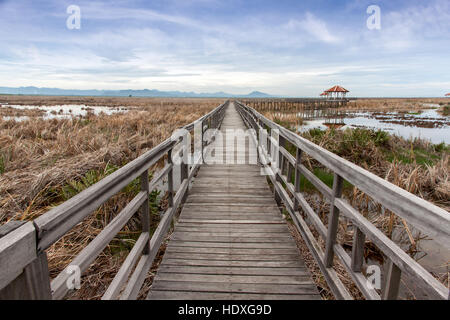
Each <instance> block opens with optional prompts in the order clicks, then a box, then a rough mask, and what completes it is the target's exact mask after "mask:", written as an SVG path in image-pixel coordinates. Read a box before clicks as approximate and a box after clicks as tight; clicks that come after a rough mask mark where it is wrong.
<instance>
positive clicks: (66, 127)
mask: <svg viewBox="0 0 450 320" xmlns="http://www.w3.org/2000/svg"><path fill="white" fill-rule="evenodd" d="M5 100H7V102H8V103H10V104H33V105H52V104H85V105H102V106H114V107H118V106H126V107H127V108H128V109H130V111H129V112H127V113H118V114H113V115H110V116H108V115H105V114H101V115H99V116H95V115H93V114H88V116H86V117H85V118H82V119H79V118H77V119H61V120H57V119H51V120H43V119H41V118H39V117H38V116H39V113H35V114H31V113H28V114H27V116H30V117H31V118H30V119H29V120H27V121H20V122H16V121H14V120H8V121H4V120H0V157H1V159H0V160H1V161H2V162H1V163H2V172H3V173H2V174H1V175H0V223H1V224H3V223H5V222H6V221H8V220H11V219H17V220H32V219H35V218H36V217H38V216H39V215H41V214H43V213H45V212H46V211H47V210H48V209H49V208H50V207H51V206H54V205H57V204H59V203H61V202H62V201H64V197H63V195H62V194H63V191H64V190H65V189H64V188H66V187H67V186H70V185H71V184H75V183H76V182H79V181H82V179H83V178H84V177H86V175H87V174H90V173H92V172H93V173H94V175H95V178H98V179H100V178H102V177H103V176H105V175H107V174H108V173H110V172H109V168H110V167H112V166H113V167H115V168H117V167H120V166H122V165H124V164H126V163H127V162H129V161H131V160H133V159H135V158H137V157H138V156H139V155H141V154H143V153H144V152H145V151H147V150H149V149H151V148H153V147H154V146H156V145H157V144H158V143H160V142H162V141H163V140H164V139H166V138H168V137H170V135H171V133H172V132H173V130H175V129H176V128H179V127H181V126H183V125H186V124H188V123H190V122H192V121H194V120H196V119H197V118H199V117H201V116H202V115H204V114H206V113H207V112H209V111H210V110H212V109H213V108H214V107H216V106H218V105H219V104H220V103H222V102H223V100H221V99H147V98H90V97H85V98H82V97H25V96H20V97H18V96H7V97H6V98H5V97H0V103H1V102H5ZM1 109H3V108H1ZM1 109H0V110H1ZM0 119H1V117H0ZM94 182H95V181H94ZM162 196H163V198H162V200H161V201H160V202H159V204H158V206H159V207H160V208H161V209H163V208H164V207H165V206H166V205H167V201H166V200H165V196H164V195H162ZM132 197H133V193H132V192H120V193H118V194H117V195H115V196H114V197H113V198H112V199H110V200H109V201H108V202H107V203H106V204H105V205H103V206H101V207H100V208H99V209H98V210H96V211H95V212H94V213H93V214H91V215H89V216H88V217H87V218H86V219H85V220H84V223H82V224H79V225H77V226H76V227H75V228H73V229H72V230H71V231H70V232H69V233H67V234H66V235H65V236H64V237H63V238H62V239H61V240H60V241H58V242H57V243H55V244H54V245H53V246H52V247H51V248H49V249H48V250H47V254H48V259H49V268H50V273H51V276H52V277H54V276H56V275H57V274H58V273H59V272H61V271H62V270H63V269H64V267H65V266H67V264H68V263H69V262H70V261H71V260H72V259H73V258H74V257H75V256H76V255H77V253H79V252H80V251H81V250H82V249H83V248H84V247H86V245H87V244H88V243H89V242H90V241H91V240H92V239H93V238H95V236H96V235H98V234H99V233H100V232H101V230H103V228H104V227H105V226H106V225H107V224H108V223H109V222H110V221H111V220H112V219H113V218H114V216H115V215H116V214H117V213H118V212H120V210H121V209H122V208H123V207H124V206H125V205H126V204H127V203H128V202H129V201H130V200H131V199H132ZM157 222H158V217H157V215H155V217H154V225H153V226H152V227H153V228H154V227H155V225H156V224H157ZM139 230H141V226H140V221H139V218H134V219H132V220H131V221H130V222H129V223H128V224H127V226H126V227H125V228H124V230H122V231H121V233H119V235H118V236H117V237H116V238H115V239H114V240H113V241H112V242H111V244H110V245H109V246H108V247H107V248H106V249H105V250H104V251H103V253H102V254H101V255H100V256H99V257H98V258H97V259H96V261H95V262H94V263H93V264H92V265H91V266H90V268H89V269H88V270H87V272H85V273H84V275H83V279H82V281H83V282H82V289H81V290H78V291H77V292H75V293H74V295H72V296H71V297H70V298H74V299H87V298H89V299H92V298H94V299H95V298H100V297H101V295H102V294H103V292H104V291H105V290H106V288H107V286H108V284H109V283H110V282H111V280H112V278H113V277H114V275H115V273H116V272H117V270H118V268H119V267H120V265H121V263H122V261H123V260H124V259H125V257H126V255H127V253H128V250H129V248H131V247H132V244H133V243H134V242H135V240H136V238H137V236H138V235H139V233H140V231H139ZM149 279H150V280H147V286H148V281H151V274H150V276H149Z"/></svg>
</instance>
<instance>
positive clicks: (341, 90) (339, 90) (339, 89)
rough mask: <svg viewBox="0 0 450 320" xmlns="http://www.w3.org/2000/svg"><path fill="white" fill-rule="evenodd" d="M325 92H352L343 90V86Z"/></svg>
mask: <svg viewBox="0 0 450 320" xmlns="http://www.w3.org/2000/svg"><path fill="white" fill-rule="evenodd" d="M324 92H350V91H348V90H347V89H345V88H342V87H341V86H334V87H332V88H330V89H328V90H325V91H324Z"/></svg>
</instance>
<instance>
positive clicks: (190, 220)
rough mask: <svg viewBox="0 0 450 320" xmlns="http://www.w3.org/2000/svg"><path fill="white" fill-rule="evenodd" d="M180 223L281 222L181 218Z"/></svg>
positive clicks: (270, 221)
mask: <svg viewBox="0 0 450 320" xmlns="http://www.w3.org/2000/svg"><path fill="white" fill-rule="evenodd" d="M179 222H180V223H184V222H190V223H217V224H222V223H234V224H269V223H274V224H280V223H283V222H279V221H272V220H231V219H224V220H211V219H183V218H181V219H180V220H179Z"/></svg>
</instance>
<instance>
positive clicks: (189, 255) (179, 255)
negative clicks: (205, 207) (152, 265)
mask: <svg viewBox="0 0 450 320" xmlns="http://www.w3.org/2000/svg"><path fill="white" fill-rule="evenodd" d="M164 256H165V257H167V258H168V259H190V260H225V261H226V260H230V261H296V260H299V259H300V256H299V254H298V253H297V254H271V255H264V254H251V255H249V254H234V253H233V254H231V253H227V254H220V253H194V252H186V253H184V252H173V251H169V252H166V253H165V254H164Z"/></svg>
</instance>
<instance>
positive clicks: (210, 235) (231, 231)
mask: <svg viewBox="0 0 450 320" xmlns="http://www.w3.org/2000/svg"><path fill="white" fill-rule="evenodd" d="M227 129H243V130H245V129H246V128H245V125H244V122H243V121H242V119H241V117H240V116H239V114H238V112H237V111H236V109H235V106H234V104H230V106H229V107H228V108H227V110H226V114H225V118H224V120H223V123H222V125H221V131H222V133H223V135H224V136H226V130H227ZM239 139H243V138H242V137H241V138H239ZM224 145H225V143H224ZM246 149H247V150H246V151H243V152H237V151H236V150H235V148H233V149H232V150H231V149H230V150H227V147H226V146H223V147H222V152H221V151H220V150H219V151H218V154H217V155H218V156H220V157H224V159H225V158H226V156H227V155H228V156H230V155H231V156H232V157H234V159H235V161H237V160H245V163H243V164H229V165H226V164H215V165H206V164H205V165H202V166H201V168H200V170H199V173H198V175H197V177H196V179H195V180H194V183H193V186H192V188H191V190H190V191H189V194H188V197H187V200H186V203H185V204H184V206H183V209H182V212H181V215H180V217H179V220H178V223H177V224H176V226H175V230H174V233H173V234H172V236H171V238H170V241H169V243H168V246H167V249H166V252H165V254H164V257H163V260H162V263H161V265H160V266H159V268H158V271H157V274H156V276H155V278H154V281H153V284H152V287H151V291H150V293H149V295H148V299H320V295H319V293H318V291H317V288H316V286H315V284H314V282H313V281H312V279H311V276H310V273H309V271H308V270H307V269H306V267H305V265H304V262H303V260H302V258H301V256H300V255H299V251H298V248H297V246H296V244H295V241H294V239H293V238H292V236H291V234H290V232H289V229H288V227H287V225H286V222H285V220H284V219H283V218H282V216H281V214H280V210H279V208H278V206H277V204H276V202H275V200H274V196H273V193H272V192H271V190H270V188H269V186H268V184H267V180H266V177H265V176H262V175H261V174H260V167H259V166H258V165H251V164H249V163H252V162H250V159H249V158H248V156H249V155H255V154H256V148H255V146H254V145H253V144H250V146H249V147H248V148H246ZM241 162H243V161H241Z"/></svg>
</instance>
